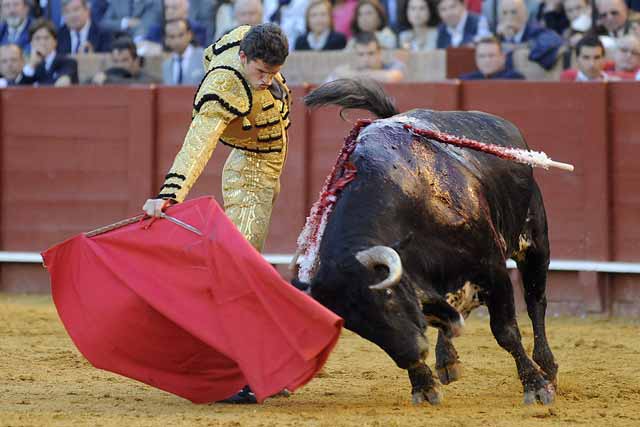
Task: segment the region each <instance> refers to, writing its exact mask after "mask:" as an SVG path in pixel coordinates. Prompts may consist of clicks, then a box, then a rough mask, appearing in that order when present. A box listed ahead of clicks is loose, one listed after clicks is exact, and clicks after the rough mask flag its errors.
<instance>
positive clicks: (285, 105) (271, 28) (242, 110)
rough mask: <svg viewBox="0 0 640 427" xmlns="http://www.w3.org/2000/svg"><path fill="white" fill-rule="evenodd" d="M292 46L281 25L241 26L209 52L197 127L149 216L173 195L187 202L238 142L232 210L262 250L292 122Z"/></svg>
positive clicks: (228, 208) (229, 198)
mask: <svg viewBox="0 0 640 427" xmlns="http://www.w3.org/2000/svg"><path fill="white" fill-rule="evenodd" d="M288 52H289V47H288V42H287V39H286V36H285V35H284V34H283V33H282V31H281V30H280V28H279V27H278V26H277V25H274V24H261V25H257V26H254V27H249V26H241V27H238V28H236V29H234V30H233V31H231V32H229V33H227V34H226V35H224V36H223V37H221V38H220V39H219V40H218V41H217V42H216V43H214V44H212V45H211V46H209V47H208V48H207V49H206V50H205V52H204V58H203V61H204V67H205V70H206V74H205V76H204V78H203V79H202V82H201V84H200V86H199V87H198V90H197V91H196V95H195V98H194V103H193V111H192V120H191V125H190V126H189V130H188V132H187V135H186V137H185V140H184V144H183V145H182V148H181V149H180V151H179V153H178V155H177V156H176V158H175V160H174V162H173V165H172V166H171V169H170V170H169V173H168V174H167V175H166V177H165V181H164V184H163V185H162V188H161V190H160V194H158V196H157V197H156V198H155V199H150V200H147V202H146V203H145V205H144V207H143V209H144V210H145V212H147V214H149V215H153V216H160V215H161V209H162V206H163V204H164V203H166V202H165V201H166V200H170V201H171V202H182V201H183V200H184V199H185V197H186V196H187V194H188V192H189V190H190V189H191V187H192V186H193V184H194V183H195V181H196V180H197V178H198V176H199V175H200V173H201V172H202V170H203V169H204V167H205V165H206V164H207V162H208V160H209V158H210V157H211V155H212V153H213V151H214V149H215V147H216V145H217V143H218V141H220V142H221V143H223V144H225V145H228V146H229V147H232V148H233V150H232V151H231V154H230V155H229V157H228V158H227V161H226V163H225V165H224V169H223V172H222V193H223V201H224V209H225V212H226V214H227V216H228V217H229V218H230V219H231V220H232V221H233V223H234V224H235V225H236V226H237V227H238V230H239V231H240V232H241V233H242V234H243V235H244V236H245V238H246V239H247V240H248V241H249V242H250V243H251V244H252V245H253V247H255V248H256V249H257V250H258V251H262V248H263V246H264V242H265V239H266V235H267V230H268V227H269V222H270V219H271V211H272V207H273V203H274V202H275V199H276V197H277V195H278V192H279V188H280V173H281V171H282V167H283V165H284V161H285V157H286V152H287V128H288V127H289V125H290V124H291V122H290V117H289V108H290V104H291V94H290V90H289V88H288V87H287V85H286V84H285V80H284V78H283V77H282V75H281V74H280V68H281V66H282V65H283V64H284V61H285V59H286V57H287V54H288Z"/></svg>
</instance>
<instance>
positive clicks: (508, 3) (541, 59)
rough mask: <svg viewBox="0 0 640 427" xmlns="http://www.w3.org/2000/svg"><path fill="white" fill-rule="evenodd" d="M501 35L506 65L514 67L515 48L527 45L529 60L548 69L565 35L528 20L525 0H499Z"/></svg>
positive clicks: (553, 61)
mask: <svg viewBox="0 0 640 427" xmlns="http://www.w3.org/2000/svg"><path fill="white" fill-rule="evenodd" d="M498 37H499V39H500V41H501V42H502V49H503V50H505V51H506V52H508V54H507V68H512V66H513V51H514V50H516V49H518V48H521V47H528V48H529V49H530V53H529V61H532V62H537V63H538V64H540V66H541V67H543V68H544V69H547V70H549V69H551V68H553V66H554V64H555V63H556V60H557V59H558V50H559V49H560V47H561V46H562V44H563V40H562V37H560V36H559V35H558V34H557V33H556V32H555V31H553V30H549V29H546V28H543V27H542V26H540V24H538V23H537V22H536V21H535V19H529V12H528V11H527V6H526V4H525V2H524V0H502V1H500V11H499V19H498Z"/></svg>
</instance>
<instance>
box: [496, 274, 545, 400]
mask: <svg viewBox="0 0 640 427" xmlns="http://www.w3.org/2000/svg"><path fill="white" fill-rule="evenodd" d="M487 285H488V286H487V287H486V288H485V289H486V290H487V300H486V302H487V308H488V309H489V315H490V324H491V332H493V336H494V337H495V338H496V341H497V342H498V344H499V345H500V346H501V347H502V348H504V349H505V350H507V351H508V352H509V353H510V354H511V355H512V356H513V358H514V360H515V362H516V368H517V369H518V376H519V377H520V381H521V382H522V386H523V388H524V403H527V404H530V403H534V402H535V401H536V400H537V401H538V402H540V403H543V404H549V403H552V402H553V400H554V397H555V390H554V388H553V385H552V384H551V383H550V382H549V381H547V380H546V379H545V378H544V376H543V374H542V372H540V370H539V369H538V368H537V367H536V365H535V364H534V363H533V361H532V360H531V359H530V358H529V356H527V354H526V352H525V350H524V347H523V346H522V341H521V336H520V330H519V329H518V324H517V322H516V312H515V305H514V301H513V287H512V285H511V280H510V279H509V275H508V273H507V270H506V268H505V267H502V266H500V267H496V269H495V270H494V271H493V274H492V275H491V277H490V283H487Z"/></svg>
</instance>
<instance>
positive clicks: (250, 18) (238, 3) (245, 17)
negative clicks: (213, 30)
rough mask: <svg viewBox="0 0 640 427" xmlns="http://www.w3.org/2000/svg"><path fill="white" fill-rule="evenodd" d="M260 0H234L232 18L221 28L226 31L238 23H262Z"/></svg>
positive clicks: (252, 24) (238, 24)
mask: <svg viewBox="0 0 640 427" xmlns="http://www.w3.org/2000/svg"><path fill="white" fill-rule="evenodd" d="M262 13H263V8H262V0H234V2H233V20H232V21H231V22H229V23H227V27H226V28H225V29H224V30H223V32H224V33H227V32H229V31H231V30H233V29H234V28H236V27H239V26H240V25H250V26H252V27H253V26H254V25H258V24H260V23H262Z"/></svg>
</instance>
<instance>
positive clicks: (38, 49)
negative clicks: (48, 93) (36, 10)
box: [20, 18, 78, 86]
mask: <svg viewBox="0 0 640 427" xmlns="http://www.w3.org/2000/svg"><path fill="white" fill-rule="evenodd" d="M29 36H30V41H31V56H30V57H29V62H28V64H27V65H25V66H24V68H23V69H22V74H23V76H22V79H21V81H20V84H22V85H36V86H42V85H54V86H69V85H71V84H77V83H78V63H77V62H76V61H75V59H73V58H68V57H66V56H64V55H59V54H57V53H56V46H57V44H58V42H57V39H56V27H55V25H53V23H52V22H51V21H48V20H46V19H43V18H39V19H37V20H35V21H34V22H33V24H31V27H30V28H29Z"/></svg>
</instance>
